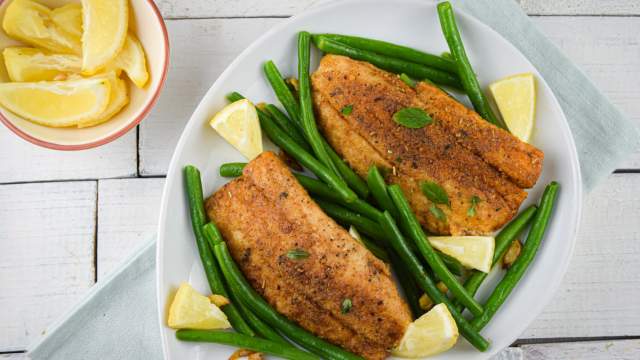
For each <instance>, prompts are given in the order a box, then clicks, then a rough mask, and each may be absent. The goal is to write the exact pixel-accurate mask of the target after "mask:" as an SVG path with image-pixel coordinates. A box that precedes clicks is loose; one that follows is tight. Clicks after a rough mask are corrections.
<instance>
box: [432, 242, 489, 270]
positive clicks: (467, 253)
mask: <svg viewBox="0 0 640 360" xmlns="http://www.w3.org/2000/svg"><path fill="white" fill-rule="evenodd" d="M429 243H430V244H431V246H433V247H434V248H436V249H438V250H440V251H442V252H443V253H445V254H447V255H449V256H451V257H453V258H455V259H456V260H458V261H460V263H461V264H462V265H464V266H466V267H468V268H473V269H476V270H480V271H482V272H486V273H488V272H489V271H490V270H491V263H492V262H493V250H494V246H495V239H494V238H493V237H491V236H429Z"/></svg>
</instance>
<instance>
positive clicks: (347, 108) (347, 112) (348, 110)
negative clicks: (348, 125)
mask: <svg viewBox="0 0 640 360" xmlns="http://www.w3.org/2000/svg"><path fill="white" fill-rule="evenodd" d="M352 111H353V105H347V106H345V107H343V108H342V115H345V116H349V115H351V112H352Z"/></svg>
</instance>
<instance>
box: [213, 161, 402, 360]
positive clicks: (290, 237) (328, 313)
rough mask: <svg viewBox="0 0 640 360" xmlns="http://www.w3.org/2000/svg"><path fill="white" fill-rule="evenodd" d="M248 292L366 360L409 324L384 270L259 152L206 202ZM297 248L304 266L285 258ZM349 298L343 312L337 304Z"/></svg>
mask: <svg viewBox="0 0 640 360" xmlns="http://www.w3.org/2000/svg"><path fill="white" fill-rule="evenodd" d="M206 209H207V214H208V216H209V217H210V218H211V220H213V221H215V222H216V224H217V225H218V226H219V228H220V231H221V232H222V234H223V236H224V238H225V240H226V241H227V244H228V245H229V249H230V251H231V254H232V256H233V258H234V259H235V260H236V262H237V263H238V265H239V266H240V268H241V269H242V271H243V273H244V274H245V276H246V277H247V279H248V280H249V282H250V283H251V284H252V286H253V287H254V288H255V289H256V290H257V291H258V292H259V293H260V294H261V295H262V296H264V298H265V299H266V300H267V301H268V302H269V304H271V305H272V306H273V307H274V308H275V309H276V310H277V311H278V312H280V313H282V314H284V315H285V316H287V317H288V318H289V319H291V320H293V321H295V322H297V323H298V324H299V325H300V326H302V327H304V328H305V329H307V330H309V331H310V332H312V333H314V334H316V335H317V336H319V337H321V338H324V339H326V340H328V341H330V342H332V343H335V344H338V345H340V346H342V347H344V348H346V349H348V350H350V351H352V352H354V353H356V354H360V355H362V356H364V357H366V358H367V359H383V358H385V357H386V356H387V354H388V350H389V349H391V348H393V347H394V346H396V345H398V343H399V342H400V339H401V338H402V335H403V334H404V332H405V330H406V328H407V327H408V325H409V323H410V322H411V315H410V312H409V309H408V307H407V305H406V303H405V302H404V301H403V299H402V298H401V297H400V295H399V293H398V290H397V289H396V286H395V284H394V282H393V280H392V278H391V275H390V270H389V268H388V266H387V265H386V264H384V263H383V262H382V261H380V260H379V259H377V258H376V257H374V256H373V255H371V253H370V252H369V251H368V250H366V249H365V248H364V247H363V246H362V245H361V244H360V243H358V242H357V241H355V240H354V239H353V238H352V237H351V236H350V235H349V233H348V232H347V231H346V230H344V229H343V228H342V227H340V226H339V225H338V224H336V223H335V222H334V221H333V220H332V219H331V218H329V217H328V216H327V215H326V214H324V213H323V212H322V210H321V209H320V208H319V207H318V206H317V205H316V204H315V202H313V200H312V199H311V198H310V197H309V195H308V194H307V193H306V191H305V190H304V189H303V188H302V187H301V186H300V184H299V183H298V182H297V180H296V179H295V178H294V177H293V175H292V174H291V173H290V171H289V170H288V169H287V167H286V166H285V164H284V163H283V162H282V161H281V160H280V159H279V158H278V157H277V156H276V155H275V154H273V153H271V152H265V153H263V154H262V155H260V156H258V157H257V158H256V159H254V160H253V161H251V162H250V163H249V164H248V165H247V166H246V167H245V169H244V172H243V176H241V177H239V178H237V179H235V180H233V181H231V182H230V183H228V184H226V185H225V186H223V187H222V188H220V189H219V190H218V191H217V192H216V193H215V194H213V195H212V196H211V197H210V198H209V199H208V200H207V202H206ZM293 249H302V250H304V251H306V252H307V253H308V254H309V257H308V258H305V259H299V260H295V259H290V258H289V257H288V256H287V253H288V252H289V251H290V250H293ZM345 299H350V300H351V302H352V304H353V305H352V307H351V309H350V311H349V312H347V313H344V314H343V311H342V303H343V301H344V300H345Z"/></svg>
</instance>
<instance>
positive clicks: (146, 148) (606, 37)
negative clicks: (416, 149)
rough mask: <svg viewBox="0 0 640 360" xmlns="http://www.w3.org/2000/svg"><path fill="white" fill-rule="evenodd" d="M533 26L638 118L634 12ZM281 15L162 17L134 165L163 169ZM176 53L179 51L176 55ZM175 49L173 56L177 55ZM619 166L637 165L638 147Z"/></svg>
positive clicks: (150, 171) (638, 21)
mask: <svg viewBox="0 0 640 360" xmlns="http://www.w3.org/2000/svg"><path fill="white" fill-rule="evenodd" d="M533 20H534V22H535V23H536V25H538V26H539V27H540V28H541V30H542V31H543V32H544V33H545V34H546V35H547V36H549V37H550V38H551V40H552V41H554V42H555V43H556V44H557V45H558V46H559V47H560V48H561V49H562V50H563V51H565V52H566V53H567V55H568V56H569V57H570V58H571V59H572V60H574V61H575V62H576V63H577V64H578V65H579V66H580V67H582V68H583V69H584V70H585V71H586V73H587V74H588V75H589V76H590V77H591V78H592V79H593V81H594V82H595V83H596V85H597V86H599V87H600V88H601V89H602V90H603V92H604V93H605V94H606V95H607V96H608V97H609V98H610V99H611V100H612V101H613V102H614V103H615V104H616V105H618V106H620V108H621V109H622V110H623V111H624V112H625V113H626V114H627V115H628V116H629V117H630V118H632V119H633V120H635V121H637V122H638V123H639V124H640V90H639V89H640V88H638V86H636V84H638V83H640V41H639V40H638V38H637V36H636V34H638V33H640V17H605V18H595V17H536V18H534V19H533ZM280 21H283V19H206V20H180V21H168V25H169V30H170V34H171V43H172V45H173V51H172V54H173V55H172V56H173V57H174V58H173V61H172V64H173V65H172V69H171V71H170V73H169V80H168V83H167V88H166V89H165V91H164V93H163V95H162V97H161V99H160V101H159V103H158V105H157V107H156V109H155V110H154V111H153V113H152V115H151V117H150V118H149V119H147V121H146V122H144V123H143V124H142V126H141V130H140V171H141V174H143V175H164V174H165V173H166V171H167V167H168V164H169V160H170V158H171V154H172V152H173V148H174V146H175V144H176V143H177V140H178V138H179V136H180V133H181V132H182V129H183V128H184V125H185V124H186V123H187V121H188V119H189V117H190V116H191V114H192V112H193V109H194V108H195V106H196V105H197V104H198V102H199V101H200V99H201V98H202V96H204V93H205V92H206V90H207V89H208V88H209V87H210V86H211V84H213V82H214V81H215V79H216V77H217V76H218V75H219V74H220V73H221V72H222V71H223V70H224V68H225V67H226V66H227V65H228V64H230V63H231V61H233V59H234V58H235V57H236V56H237V54H239V53H240V52H241V51H242V50H243V49H244V48H245V47H246V46H247V45H249V44H250V43H251V42H252V41H253V40H255V39H256V38H257V37H258V36H260V35H261V34H262V33H263V32H264V31H266V30H267V29H269V28H271V27H272V26H274V25H275V24H277V23H278V22H280ZM178 54H179V55H178ZM178 56H179V59H178ZM619 168H625V169H640V153H637V154H634V155H633V156H631V157H630V158H629V159H628V160H627V161H626V162H624V163H623V164H621V165H620V166H619Z"/></svg>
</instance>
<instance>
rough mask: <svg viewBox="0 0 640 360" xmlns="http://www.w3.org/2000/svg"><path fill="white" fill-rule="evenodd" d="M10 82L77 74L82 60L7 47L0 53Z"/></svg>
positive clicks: (41, 79)
mask: <svg viewBox="0 0 640 360" xmlns="http://www.w3.org/2000/svg"><path fill="white" fill-rule="evenodd" d="M2 54H3V56H4V63H5V66H6V68H7V73H8V74H9V78H10V79H11V81H21V82H22V81H47V80H59V78H60V77H61V76H64V77H65V78H66V76H65V75H66V74H68V73H79V72H80V67H81V65H82V60H81V59H80V57H79V56H76V55H69V54H47V53H45V52H43V51H41V50H38V49H34V48H24V47H8V48H6V49H4V51H3V52H2Z"/></svg>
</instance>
